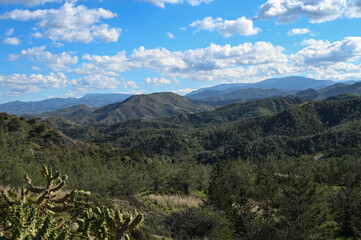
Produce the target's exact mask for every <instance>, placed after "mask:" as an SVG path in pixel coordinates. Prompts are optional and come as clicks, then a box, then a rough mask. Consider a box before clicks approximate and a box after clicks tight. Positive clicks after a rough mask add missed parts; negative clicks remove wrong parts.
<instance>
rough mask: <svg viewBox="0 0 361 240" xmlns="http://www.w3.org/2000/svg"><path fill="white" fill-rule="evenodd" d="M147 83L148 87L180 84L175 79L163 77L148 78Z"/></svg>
mask: <svg viewBox="0 0 361 240" xmlns="http://www.w3.org/2000/svg"><path fill="white" fill-rule="evenodd" d="M145 83H146V84H147V85H164V84H172V83H179V81H178V80H177V79H176V78H174V79H173V80H170V79H167V78H164V77H161V78H146V79H145Z"/></svg>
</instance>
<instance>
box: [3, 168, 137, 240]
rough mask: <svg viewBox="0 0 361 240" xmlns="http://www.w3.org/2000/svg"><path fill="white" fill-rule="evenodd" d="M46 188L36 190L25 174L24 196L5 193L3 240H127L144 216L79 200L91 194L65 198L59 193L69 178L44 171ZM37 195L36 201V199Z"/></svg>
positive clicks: (72, 194)
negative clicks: (65, 218) (62, 216)
mask: <svg viewBox="0 0 361 240" xmlns="http://www.w3.org/2000/svg"><path fill="white" fill-rule="evenodd" d="M43 170H44V177H45V178H46V180H47V185H46V187H35V186H33V185H32V182H31V179H30V178H29V176H28V175H27V174H25V179H26V187H25V188H23V189H21V191H20V194H19V192H18V193H17V192H16V191H2V197H3V200H4V201H3V202H4V203H5V204H3V205H1V206H0V217H3V216H4V219H5V221H0V239H4V240H7V239H9V240H10V239H19V240H23V239H24V240H25V239H26V240H35V239H39V240H42V239H44V240H45V239H51V240H66V239H88V240H91V239H103V240H107V239H108V240H110V239H117V240H126V239H130V238H129V233H130V232H131V231H132V230H134V229H136V228H138V227H139V226H140V225H141V223H142V221H143V215H141V214H138V213H137V212H135V214H129V213H122V212H121V211H120V210H117V211H114V210H113V209H110V208H108V207H102V208H99V207H94V206H93V204H92V203H90V202H85V201H82V200H79V199H80V198H82V197H85V196H89V195H90V192H85V191H77V190H74V191H72V192H70V193H67V194H66V195H65V196H63V197H59V196H58V191H59V190H61V189H62V188H63V187H64V186H65V182H66V180H67V176H66V175H65V176H63V177H60V173H59V172H55V174H53V172H52V170H51V169H48V168H47V167H46V166H44V167H43ZM31 193H32V194H35V200H34V199H32V197H33V196H32V195H31V196H29V195H30V194H31ZM59 213H67V215H70V217H71V219H69V221H64V220H63V219H62V218H60V217H59V215H58V214H59Z"/></svg>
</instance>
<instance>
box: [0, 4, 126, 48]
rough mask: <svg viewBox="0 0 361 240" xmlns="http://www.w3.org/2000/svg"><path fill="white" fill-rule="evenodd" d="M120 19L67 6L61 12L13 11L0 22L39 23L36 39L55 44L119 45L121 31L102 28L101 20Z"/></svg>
mask: <svg viewBox="0 0 361 240" xmlns="http://www.w3.org/2000/svg"><path fill="white" fill-rule="evenodd" d="M116 16H117V15H116V14H115V13H113V12H111V11H108V10H105V9H103V8H98V9H88V8H87V7H86V6H84V5H79V6H74V3H70V2H66V3H64V5H62V6H61V7H60V8H59V9H45V10H35V11H29V10H18V9H16V10H13V11H11V12H6V13H4V14H2V15H0V19H12V20H19V21H29V20H39V21H38V23H37V25H38V27H39V29H38V31H36V32H35V33H34V34H33V37H35V38H41V37H44V36H46V37H48V38H49V39H51V40H53V41H67V42H83V43H89V42H92V41H95V40H99V41H103V42H116V41H117V40H118V38H119V35H120V33H121V31H122V30H121V29H120V28H113V27H110V26H109V25H107V24H98V23H100V20H101V19H111V18H114V17H116Z"/></svg>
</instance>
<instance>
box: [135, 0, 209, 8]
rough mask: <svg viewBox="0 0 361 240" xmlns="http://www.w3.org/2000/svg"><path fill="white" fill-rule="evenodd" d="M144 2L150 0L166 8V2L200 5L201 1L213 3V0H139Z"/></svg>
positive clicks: (149, 0)
mask: <svg viewBox="0 0 361 240" xmlns="http://www.w3.org/2000/svg"><path fill="white" fill-rule="evenodd" d="M139 1H142V2H150V3H153V4H154V5H156V6H158V7H161V8H164V7H165V4H166V3H168V4H180V3H188V4H189V5H191V6H198V5H199V4H201V3H211V2H212V1H213V0H139Z"/></svg>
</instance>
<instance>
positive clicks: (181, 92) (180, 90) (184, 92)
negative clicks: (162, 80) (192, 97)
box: [171, 88, 196, 95]
mask: <svg viewBox="0 0 361 240" xmlns="http://www.w3.org/2000/svg"><path fill="white" fill-rule="evenodd" d="M195 90H196V89H191V88H185V89H178V90H173V91H171V92H172V93H175V94H178V95H186V94H188V93H190V92H193V91H195Z"/></svg>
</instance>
